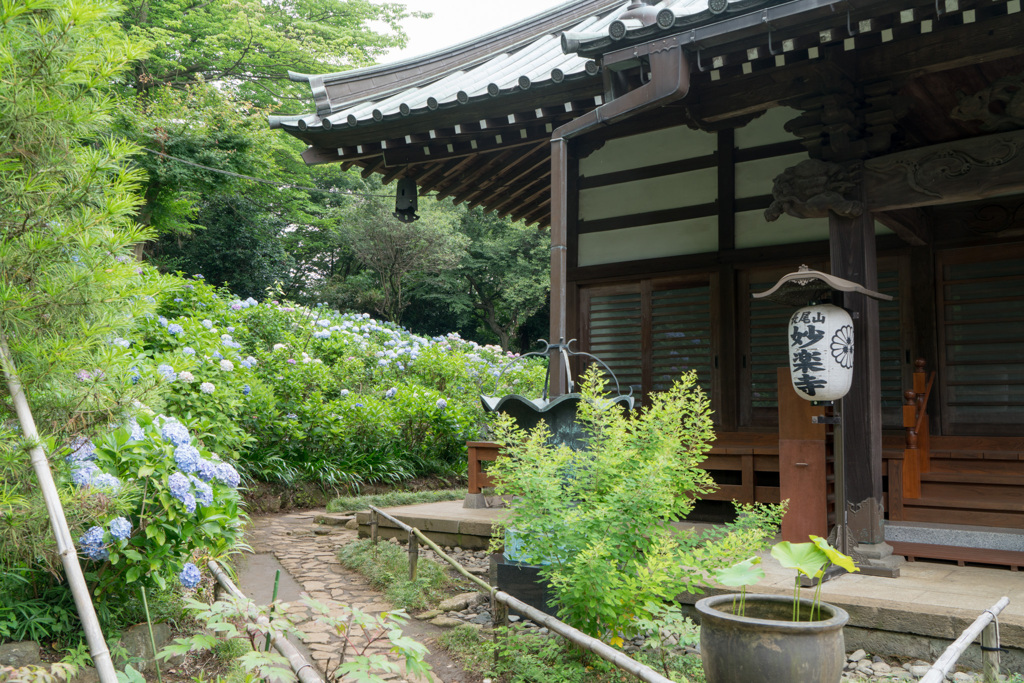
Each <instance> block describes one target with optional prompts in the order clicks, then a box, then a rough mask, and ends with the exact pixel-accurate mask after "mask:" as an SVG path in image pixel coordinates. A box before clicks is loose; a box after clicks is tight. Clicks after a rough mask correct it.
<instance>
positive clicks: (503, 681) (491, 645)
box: [438, 624, 704, 683]
mask: <svg viewBox="0 0 1024 683" xmlns="http://www.w3.org/2000/svg"><path fill="white" fill-rule="evenodd" d="M438 642H439V644H440V645H441V647H443V648H444V649H445V650H447V651H448V652H450V653H452V654H453V655H454V656H455V657H456V658H458V659H459V660H460V661H461V662H462V663H463V666H464V668H465V669H466V671H472V672H474V673H478V674H480V675H482V676H486V677H489V678H492V679H493V680H495V682H496V683H499V682H500V683H569V682H578V683H629V682H632V681H635V680H636V678H635V677H634V676H632V675H631V674H627V673H626V672H624V671H622V670H620V669H618V668H616V667H615V666H613V665H612V664H609V663H607V662H605V661H604V660H603V659H600V658H598V657H596V656H594V655H591V654H590V653H588V652H586V651H583V650H580V649H578V648H575V647H573V646H572V645H569V644H567V643H566V642H565V641H563V640H561V639H560V638H557V637H555V636H547V637H545V636H540V635H538V634H537V633H536V632H531V631H529V630H526V629H523V628H522V627H520V626H519V625H513V626H512V627H510V628H505V627H500V628H497V629H495V635H494V639H493V640H485V639H483V638H482V637H481V634H480V631H479V630H478V629H474V628H473V627H471V626H469V625H468V624H467V625H463V626H456V627H455V628H453V629H451V630H450V631H447V632H445V633H444V634H442V635H441V636H440V637H439V638H438ZM635 658H636V659H637V660H638V661H642V662H644V663H646V664H648V665H649V666H651V665H653V666H660V664H661V662H660V661H652V660H651V658H650V655H648V654H646V653H643V652H640V653H637V654H636V655H635ZM664 662H665V664H666V666H667V670H668V672H669V673H668V677H669V678H670V679H671V680H673V681H679V683H686V682H690V683H703V681H704V675H703V671H702V669H701V665H700V657H699V656H694V655H689V656H682V655H680V654H678V653H677V652H672V653H671V654H668V655H666V656H665V659H664Z"/></svg>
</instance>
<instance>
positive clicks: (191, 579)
mask: <svg viewBox="0 0 1024 683" xmlns="http://www.w3.org/2000/svg"><path fill="white" fill-rule="evenodd" d="M202 578H203V577H202V575H201V574H200V573H199V567H197V566H195V565H194V564H192V563H191V562H186V563H185V566H184V567H182V568H181V573H179V574H178V581H181V585H182V586H184V587H185V588H195V587H196V586H198V585H199V582H200V581H201V580H202Z"/></svg>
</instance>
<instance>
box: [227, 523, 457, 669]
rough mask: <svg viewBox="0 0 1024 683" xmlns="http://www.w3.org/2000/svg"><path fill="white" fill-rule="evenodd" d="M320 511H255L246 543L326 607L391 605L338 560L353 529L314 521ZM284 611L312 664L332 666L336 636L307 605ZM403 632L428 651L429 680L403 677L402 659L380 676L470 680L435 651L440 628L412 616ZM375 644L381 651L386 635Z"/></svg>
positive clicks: (377, 607) (384, 648) (378, 608)
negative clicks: (399, 668) (397, 671)
mask: <svg viewBox="0 0 1024 683" xmlns="http://www.w3.org/2000/svg"><path fill="white" fill-rule="evenodd" d="M323 512H324V511H323V510H301V511H297V512H292V513H281V514H273V515H255V516H253V517H252V523H251V525H250V528H249V530H248V533H247V538H248V541H249V544H250V545H251V546H252V548H253V550H254V551H255V552H257V553H273V554H274V555H275V556H276V557H277V559H278V561H279V562H280V563H281V564H282V565H284V567H285V568H286V569H287V570H288V572H289V573H290V574H291V575H292V577H293V578H294V579H295V580H296V581H297V582H298V583H299V585H301V586H302V588H303V590H304V592H306V593H308V594H309V596H310V597H311V598H314V599H316V600H318V601H320V602H322V603H324V604H326V605H327V606H328V607H331V608H337V609H339V610H340V609H341V607H342V606H343V605H351V606H353V607H356V608H358V609H361V610H363V611H364V612H369V613H379V612H383V611H387V610H390V609H392V606H391V605H390V604H388V602H387V601H386V600H385V599H384V597H383V596H382V595H381V594H380V593H379V592H377V591H375V590H373V589H372V588H371V587H370V586H369V584H368V583H367V582H366V580H365V579H364V578H363V577H362V575H360V574H358V573H356V572H354V571H351V570H349V569H346V568H345V567H343V566H341V564H339V563H338V560H337V557H336V553H337V550H338V548H339V547H340V546H342V545H344V544H345V543H348V542H350V541H353V540H355V539H356V538H357V532H356V531H352V530H349V529H346V528H344V527H342V526H322V525H317V524H314V519H315V518H316V516H317V515H318V514H322V513H323ZM288 612H289V615H290V616H291V618H292V621H293V622H294V623H296V624H297V625H298V628H299V630H301V631H302V632H303V633H305V637H304V638H303V641H304V642H305V644H306V646H307V647H308V648H309V650H310V651H311V652H312V653H313V660H314V664H315V665H316V666H317V668H318V669H319V670H320V673H321V674H323V673H324V667H325V665H326V663H327V662H328V660H333V663H334V664H335V665H336V664H337V662H338V654H339V653H340V651H341V642H342V641H341V639H340V638H338V637H337V636H335V635H334V634H333V633H329V632H328V631H329V630H330V629H329V628H328V627H327V626H325V625H323V624H320V623H318V622H316V621H315V620H313V619H311V618H310V617H311V616H312V615H311V613H310V609H309V608H308V607H306V605H304V604H302V603H301V602H294V603H291V604H290V608H289V610H288ZM403 631H404V633H405V634H406V635H410V636H412V637H414V638H416V639H417V640H418V641H419V642H422V643H423V644H424V645H426V646H427V647H428V649H430V650H431V651H432V653H433V654H432V656H431V657H430V658H429V661H430V663H431V665H432V666H433V667H434V672H433V673H431V675H430V678H428V679H424V678H410V677H406V674H405V673H404V672H405V668H404V662H402V674H400V675H399V674H393V675H391V676H384V678H386V679H389V680H394V681H396V683H399V682H408V683H424V681H427V680H429V681H431V683H455V682H460V683H461V682H462V681H468V680H473V679H472V678H470V677H466V675H465V674H464V673H463V672H462V671H461V667H459V666H458V665H456V664H454V663H453V662H452V661H451V660H450V659H448V658H447V656H446V655H444V654H443V653H439V652H438V651H437V650H438V648H437V645H436V643H435V642H434V639H435V638H436V636H437V635H439V634H440V633H441V632H442V631H441V630H440V629H437V628H435V627H432V626H430V625H429V624H425V623H422V622H417V621H415V620H411V621H410V622H409V624H408V625H407V627H406V628H405V629H403ZM374 649H375V651H376V652H379V653H385V654H386V653H387V650H388V643H387V640H386V639H385V640H384V641H383V642H382V643H380V644H379V645H377V646H376V647H375V648H374ZM389 656H391V657H392V658H394V659H395V660H399V659H400V658H398V657H395V656H394V655H389ZM442 677H443V678H442Z"/></svg>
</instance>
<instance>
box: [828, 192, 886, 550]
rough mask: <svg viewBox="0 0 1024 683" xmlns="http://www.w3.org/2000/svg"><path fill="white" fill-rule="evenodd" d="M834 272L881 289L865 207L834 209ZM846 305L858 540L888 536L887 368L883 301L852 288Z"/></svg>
mask: <svg viewBox="0 0 1024 683" xmlns="http://www.w3.org/2000/svg"><path fill="white" fill-rule="evenodd" d="M829 244H830V249H831V261H832V274H833V275H835V276H837V277H841V278H844V279H846V280H851V281H853V282H857V283H859V284H861V285H863V286H864V287H866V288H867V289H870V290H876V291H877V289H878V264H877V259H876V255H875V223H874V220H873V219H872V217H871V214H870V213H869V212H867V211H865V212H864V213H863V214H862V215H860V216H858V217H855V218H844V217H841V216H838V215H836V214H835V213H834V212H831V211H830V212H829ZM842 305H843V307H844V308H846V310H848V311H849V312H850V315H851V316H852V317H853V326H854V335H855V336H854V349H855V352H854V358H855V360H854V364H853V384H852V386H851V388H850V393H848V394H847V395H846V396H845V397H844V398H843V400H842V401H843V404H842V420H843V422H842V436H841V438H842V457H843V463H842V467H843V481H844V489H845V500H844V501H843V506H842V507H841V508H840V509H839V510H837V512H838V514H839V515H840V519H839V520H837V521H839V522H842V521H843V517H845V525H846V528H847V529H848V533H849V534H850V538H849V540H850V543H851V546H852V545H854V544H865V543H866V544H879V543H884V542H885V529H884V510H883V507H882V374H881V365H880V351H879V345H880V342H879V325H878V302H877V301H876V300H874V299H872V298H870V297H867V296H864V295H862V294H856V293H848V294H846V295H845V296H844V298H843V304H842Z"/></svg>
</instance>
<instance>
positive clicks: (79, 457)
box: [65, 436, 96, 462]
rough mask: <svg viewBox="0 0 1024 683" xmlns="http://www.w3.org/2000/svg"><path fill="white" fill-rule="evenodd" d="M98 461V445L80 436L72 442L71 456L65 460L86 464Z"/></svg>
mask: <svg viewBox="0 0 1024 683" xmlns="http://www.w3.org/2000/svg"><path fill="white" fill-rule="evenodd" d="M95 459H96V445H95V444H94V443H93V442H92V441H90V440H89V439H88V438H86V437H84V436H80V437H78V438H76V439H75V440H74V441H72V442H71V455H69V456H67V457H66V458H65V460H67V461H68V462H84V461H86V460H95Z"/></svg>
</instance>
